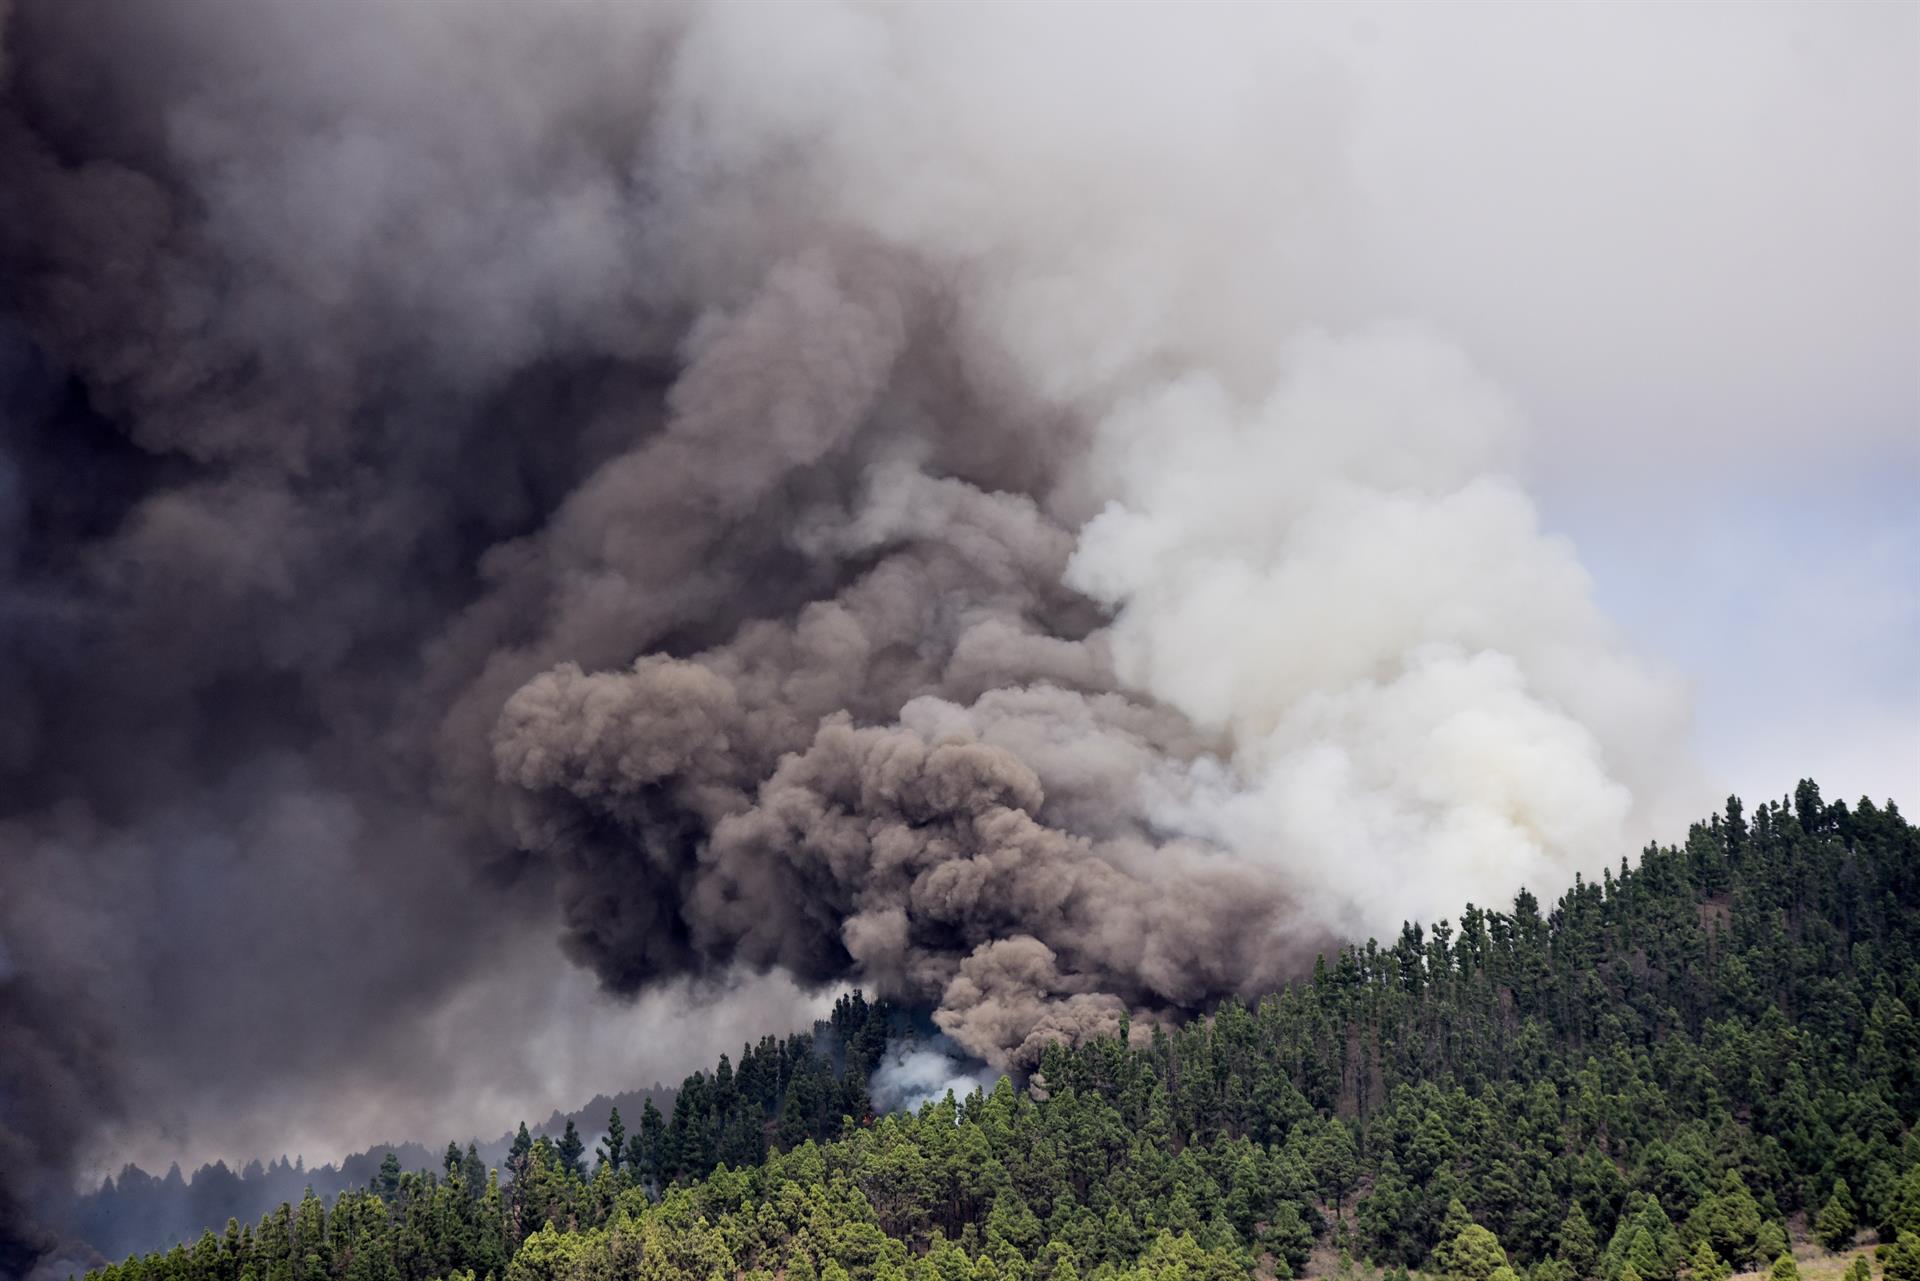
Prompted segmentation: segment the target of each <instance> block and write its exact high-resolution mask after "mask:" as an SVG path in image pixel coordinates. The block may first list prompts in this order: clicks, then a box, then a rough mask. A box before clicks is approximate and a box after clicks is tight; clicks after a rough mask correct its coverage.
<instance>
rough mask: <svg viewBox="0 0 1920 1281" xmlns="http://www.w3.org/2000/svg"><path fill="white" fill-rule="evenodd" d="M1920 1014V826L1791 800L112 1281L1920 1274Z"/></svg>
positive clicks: (1667, 1280)
mask: <svg viewBox="0 0 1920 1281" xmlns="http://www.w3.org/2000/svg"><path fill="white" fill-rule="evenodd" d="M1917 1011H1920V835H1917V834H1916V830H1915V829H1914V828H1913V827H1912V826H1910V825H1909V824H1908V823H1907V822H1906V821H1905V819H1904V818H1903V817H1902V816H1901V815H1900V814H1899V812H1898V811H1897V810H1896V809H1894V808H1893V807H1892V806H1891V805H1889V806H1886V807H1884V808H1881V807H1876V806H1874V805H1872V804H1870V803H1868V802H1866V801H1862V802H1861V803H1860V804H1859V805H1858V807H1856V808H1849V807H1847V806H1846V805H1844V804H1838V803H1836V804H1827V803H1825V802H1823V801H1822V800H1821V798H1820V795H1819V792H1818V790H1817V788H1816V787H1815V786H1814V785H1813V784H1811V783H1802V784H1801V785H1800V787H1799V789H1798V790H1797V792H1796V793H1795V795H1794V796H1793V797H1791V798H1789V799H1787V800H1783V801H1780V802H1769V803H1767V804H1763V805H1761V806H1759V807H1758V808H1757V809H1756V810H1755V811H1754V813H1753V814H1752V816H1751V818H1748V817H1747V816H1746V815H1745V814H1744V813H1743V809H1742V807H1741V805H1740V803H1739V802H1738V801H1737V800H1732V799H1730V800H1729V802H1728V804H1727V807H1726V811H1725V813H1724V814H1721V815H1716V816H1715V817H1714V818H1713V819H1712V820H1711V821H1709V822H1707V823H1704V824H1700V825H1697V826H1696V827H1695V828H1694V829H1693V830H1692V831H1691V832H1690V833H1689V834H1688V837H1687V840H1686V841H1685V843H1684V844H1682V845H1680V846H1677V847H1664V848H1650V849H1648V850H1647V851H1645V853H1644V854H1643V855H1642V857H1641V860H1640V862H1639V864H1638V866H1630V865H1629V864H1628V863H1627V862H1625V861H1623V862H1622V864H1621V866H1620V868H1619V870H1618V872H1617V873H1614V872H1609V873H1607V874H1606V875H1604V876H1603V877H1602V878H1601V880H1599V881H1598V882H1585V881H1579V882H1576V884H1575V885H1574V886H1573V887H1572V889H1570V890H1568V891H1567V892H1566V893H1565V894H1564V895H1563V896H1562V897H1561V898H1560V900H1559V901H1558V902H1557V903H1556V904H1555V905H1554V906H1553V907H1552V908H1551V909H1549V910H1546V911H1543V910H1542V909H1541V906H1540V904H1539V902H1538V900H1536V899H1535V898H1534V896H1533V895H1532V894H1529V893H1524V892H1523V893H1521V894H1520V895H1519V896H1518V897H1517V898H1516V900H1515V901H1514V903H1513V904H1512V905H1511V907H1510V908H1508V909H1506V910H1490V909H1488V908H1486V907H1484V906H1479V905H1469V906H1468V907H1467V908H1466V910H1465V911H1464V912H1463V913H1462V914H1461V915H1460V917H1459V919H1458V920H1457V921H1454V922H1447V921H1441V922H1437V923H1435V924H1433V925H1432V926H1431V927H1430V928H1425V929H1423V928H1421V927H1420V926H1416V925H1409V926H1407V927H1406V928H1405V929H1404V930H1403V931H1402V933H1401V934H1400V937H1399V938H1397V939H1395V940H1392V941H1391V942H1389V943H1385V944H1382V943H1379V942H1374V941H1369V942H1367V943H1365V944H1364V945H1361V946H1355V947H1350V948H1346V949H1343V950H1342V951H1340V952H1339V953H1338V954H1337V955H1333V956H1328V957H1323V958H1322V960H1321V962H1320V964H1319V965H1318V966H1317V967H1316V969H1315V972H1314V973H1313V975H1312V976H1311V978H1308V979H1303V980H1302V981H1300V982H1298V983H1297V984H1295V985H1294V986H1292V987H1290V988H1288V989H1287V990H1285V991H1283V992H1279V993H1277V994H1274V995H1272V996H1270V997H1268V998H1267V999H1265V1000H1262V1001H1260V1002H1259V1003H1258V1004H1257V1005H1255V1006H1252V1007H1247V1006H1242V1005H1239V1004H1231V1003H1230V1004H1228V1005H1225V1006H1223V1007H1221V1008H1220V1009H1218V1010H1216V1011H1214V1012H1213V1013H1212V1014H1211V1016H1210V1017H1207V1018H1201V1019H1195V1020H1194V1021H1192V1022H1191V1023H1189V1024H1187V1025H1186V1026H1184V1027H1182V1028H1179V1029H1178V1030H1175V1031H1172V1032H1165V1031H1161V1030H1155V1031H1154V1032H1153V1034H1152V1035H1151V1037H1150V1038H1142V1037H1135V1038H1134V1039H1135V1041H1136V1042H1144V1043H1136V1044H1134V1045H1132V1046H1129V1045H1128V1044H1127V1043H1126V1041H1124V1040H1123V1039H1107V1040H1099V1041H1094V1042H1092V1043H1089V1044H1084V1045H1080V1046H1078V1047H1067V1046H1054V1047H1052V1048H1051V1049H1050V1050H1049V1051H1048V1052H1047V1054H1046V1056H1045V1059H1044V1061H1043V1063H1042V1064H1041V1066H1040V1070H1039V1071H1038V1072H1036V1073H1034V1074H1033V1075H1032V1077H1031V1078H1030V1079H1029V1080H1026V1081H1023V1082H1018V1083H1016V1082H1014V1081H1010V1080H1006V1079H1002V1080H1001V1081H1000V1082H999V1084H998V1085H997V1086H996V1087H995V1088H994V1089H992V1090H991V1091H990V1092H982V1093H976V1094H974V1095H973V1096H972V1097H970V1098H966V1099H959V1100H953V1099H947V1100H945V1101H942V1102H938V1103H930V1104H928V1105H926V1106H924V1107H922V1108H921V1109H920V1110H919V1112H918V1113H917V1114H896V1115H882V1116H879V1117H875V1116H874V1115H872V1113H871V1111H870V1109H869V1103H868V1079H869V1076H870V1074H871V1073H872V1072H873V1070H874V1068H875V1066H876V1064H878V1062H879V1061H880V1058H881V1056H882V1055H883V1053H884V1051H885V1049H886V1046H887V1044H888V1041H889V1038H890V1037H894V1036H896V1035H898V1033H899V1031H900V1029H901V1027H902V1019H901V1016H900V1015H899V1013H898V1012H895V1011H891V1010H889V1009H888V1008H887V1007H886V1006H884V1005H882V1004H870V1003H868V1002H866V1001H864V1000H861V999H859V998H858V997H855V998H851V999H848V1000H845V1001H843V1002H841V1004H840V1006H839V1007H838V1008H837V1009H836V1011H835V1014H834V1018H833V1020H832V1022H831V1024H830V1025H827V1026H825V1027H823V1028H821V1029H820V1030H819V1032H818V1033H817V1034H816V1035H815V1036H811V1037H809V1036H795V1037H790V1038H788V1039H786V1040H784V1041H780V1040H776V1039H774V1038H771V1037H769V1038H767V1039H765V1040H763V1041H762V1042H761V1043H760V1044H759V1045H757V1046H753V1047H750V1048H748V1049H747V1050H745V1051H744V1052H743V1054H742V1055H741V1057H740V1059H739V1061H738V1063H737V1064H736V1063H734V1062H731V1061H730V1060H728V1059H722V1060H721V1061H720V1063H719V1064H718V1065H717V1067H716V1068H715V1070H714V1071H712V1072H711V1073H705V1072H702V1073H696V1074H694V1075H693V1076H691V1077H689V1078H687V1080H686V1081H685V1082H684V1084H683V1085H682V1086H681V1089H680V1091H679V1094H678V1097H677V1099H676V1102H675V1104H674V1106H673V1108H672V1111H671V1114H670V1115H662V1114H660V1113H659V1112H657V1111H655V1110H654V1109H653V1108H651V1107H650V1106H648V1107H645V1108H643V1111H642V1115H641V1116H639V1117H627V1118H624V1120H620V1121H617V1122H616V1123H615V1124H614V1125H613V1127H612V1130H613V1132H612V1133H610V1134H608V1135H607V1136H605V1138H603V1139H602V1140H601V1142H600V1143H599V1145H598V1149H599V1150H598V1153H597V1154H596V1153H592V1152H589V1151H588V1150H587V1149H588V1147H589V1143H588V1142H587V1141H586V1140H583V1139H581V1138H580V1137H579V1136H578V1135H577V1133H569V1134H564V1135H563V1136H562V1138H561V1139H560V1140H558V1141H555V1140H553V1139H551V1138H548V1137H541V1138H538V1139H535V1138H533V1137H531V1136H530V1135H529V1134H527V1133H526V1132H524V1130H523V1132H522V1134H521V1135H520V1136H518V1137H517V1139H516V1141H515V1143H514V1145H513V1146H512V1148H511V1150H510V1151H509V1154H508V1156H507V1158H506V1160H505V1162H504V1165H503V1167H502V1168H500V1169H498V1170H486V1169H484V1168H483V1167H482V1164H481V1162H480V1161H479V1159H478V1157H477V1154H469V1153H467V1152H463V1151H462V1150H460V1149H459V1148H457V1147H453V1146H450V1147H449V1148H448V1150H447V1151H446V1153H445V1158H444V1161H443V1162H442V1168H440V1169H434V1170H427V1171H420V1172H414V1173H403V1172H402V1171H401V1169H400V1165H399V1162H398V1161H397V1160H394V1161H389V1162H388V1163H387V1164H386V1166H385V1168H383V1169H382V1170H381V1171H380V1172H379V1173H378V1174H376V1175H375V1176H374V1178H373V1179H372V1182H371V1186H370V1187H369V1188H367V1189H366V1190H364V1191H356V1192H350V1193H347V1194H344V1195H342V1196H341V1197H339V1198H338V1199H337V1200H336V1201H335V1202H334V1203H333V1204H331V1205H326V1204H324V1203H323V1202H322V1200H321V1199H320V1198H318V1197H312V1196H310V1197H307V1198H306V1199H304V1200H303V1201H301V1202H300V1203H299V1204H297V1205H285V1206H282V1207H280V1208H279V1209H278V1210H277V1211H276V1212H274V1213H273V1214H270V1215H268V1216H267V1217H266V1218H265V1219H264V1220H262V1221H261V1222H259V1223H258V1224H250V1225H245V1226H242V1225H240V1224H238V1223H229V1224H228V1225H227V1226H226V1230H225V1233H224V1235H222V1234H220V1233H219V1232H217V1231H215V1232H209V1233H208V1234H207V1235H205V1236H202V1237H201V1238H200V1239H199V1241H198V1242H197V1244H194V1245H191V1246H185V1247H182V1248H178V1249H175V1250H173V1251H171V1252H170V1253H167V1254H164V1255H152V1256H148V1257H146V1258H136V1259H130V1260H128V1261H127V1262H126V1263H124V1264H120V1265H117V1266H113V1267H108V1268H105V1269H103V1270H102V1271H100V1272H98V1273H96V1274H94V1275H96V1276H97V1277H99V1278H100V1281H332V1279H334V1278H342V1279H346V1281H400V1279H404V1281H429V1279H431V1278H439V1277H455V1276H461V1277H464V1276H465V1275H466V1274H468V1273H471V1274H473V1276H474V1277H476V1278H483V1277H485V1276H487V1275H489V1274H491V1275H492V1276H494V1277H496V1278H500V1279H501V1281H508V1279H511V1281H535V1279H544V1278H569V1277H579V1278H589V1277H591V1278H599V1277H645V1278H669V1277H674V1278H677V1277H695V1278H713V1277H720V1278H730V1277H751V1278H762V1279H764V1278H772V1277H782V1276H784V1277H785V1278H787V1279H788V1281H829V1279H831V1281H842V1279H843V1278H852V1279H856V1281H859V1279H865V1278H873V1279H874V1281H881V1279H888V1281H895V1279H899V1278H913V1279H915V1281H920V1279H922V1278H924V1279H926V1281H936V1279H937V1281H990V1279H993V1278H1000V1279H1002V1281H1015V1279H1025V1278H1034V1279H1039V1278H1047V1279H1048V1281H1067V1279H1069V1278H1076V1277H1077V1278H1083V1279H1084V1278H1093V1277H1100V1278H1113V1279H1114V1281H1119V1279H1120V1278H1156V1279H1158V1278H1180V1277H1188V1278H1202V1277H1205V1278H1214V1277H1220V1278H1225V1277H1242V1276H1247V1275H1250V1274H1253V1275H1259V1276H1263V1277H1265V1276H1275V1277H1284V1276H1287V1275H1300V1274H1302V1273H1303V1271H1305V1270H1308V1269H1309V1268H1310V1267H1315V1266H1318V1265H1316V1264H1315V1262H1314V1260H1315V1259H1318V1260H1320V1261H1321V1262H1322V1263H1324V1261H1326V1260H1328V1259H1338V1260H1340V1262H1339V1263H1337V1264H1335V1265H1334V1267H1335V1268H1337V1269H1338V1268H1349V1267H1352V1266H1354V1263H1353V1262H1350V1261H1357V1262H1359V1263H1363V1264H1364V1263H1371V1264H1372V1265H1374V1266H1375V1267H1381V1268H1386V1269H1389V1270H1391V1271H1394V1272H1398V1271H1399V1270H1400V1269H1406V1268H1413V1269H1421V1270H1426V1271H1430V1272H1437V1273H1441V1274H1446V1275H1449V1276H1457V1277H1468V1278H1474V1279H1475V1281H1492V1279H1494V1278H1499V1279H1500V1281H1509V1278H1512V1277H1518V1276H1521V1275H1525V1276H1527V1277H1530V1278H1532V1279H1533V1281H1571V1279H1573V1278H1601V1279H1603V1281H1673V1279H1674V1278H1677V1277H1681V1276H1687V1277H1691V1278H1696V1279H1698V1281H1718V1278H1721V1277H1724V1276H1725V1274H1726V1273H1727V1272H1728V1271H1729V1270H1730V1269H1735V1268H1746V1267H1750V1266H1754V1265H1756V1264H1758V1265H1759V1266H1762V1267H1765V1266H1767V1264H1768V1263H1769V1261H1771V1260H1774V1259H1776V1258H1777V1257H1778V1256H1780V1255H1781V1253H1782V1251H1783V1248H1784V1247H1785V1245H1786V1244H1787V1241H1788V1239H1789V1236H1793V1237H1804V1236H1808V1235H1812V1236H1815V1237H1817V1238H1818V1239H1820V1240H1821V1241H1822V1242H1824V1243H1825V1244H1827V1245H1829V1246H1834V1247H1838V1246H1841V1245H1843V1244H1845V1243H1847V1242H1849V1241H1853V1240H1854V1239H1856V1237H1858V1238H1859V1239H1861V1240H1872V1239H1873V1236H1874V1234H1877V1235H1878V1238H1879V1240H1881V1241H1882V1242H1886V1243H1888V1247H1887V1248H1885V1249H1883V1250H1881V1251H1880V1263H1879V1269H1880V1271H1881V1272H1882V1273H1883V1274H1884V1276H1885V1277H1886V1278H1887V1281H1920V1134H1916V1132H1915V1120H1916V1117H1920V1021H1917V1020H1916V1012H1917ZM1908 1234H1912V1235H1908ZM1316 1251H1318V1253H1317V1254H1316ZM1310 1256H1313V1257H1312V1258H1310ZM1784 1266H1785V1267H1790V1266H1791V1264H1790V1262H1789V1263H1788V1264H1786V1265H1784ZM1870 1270H1871V1269H1870ZM1776 1275H1784V1273H1783V1272H1781V1271H1780V1270H1778V1269H1777V1270H1776Z"/></svg>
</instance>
